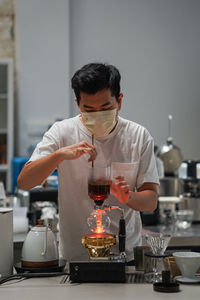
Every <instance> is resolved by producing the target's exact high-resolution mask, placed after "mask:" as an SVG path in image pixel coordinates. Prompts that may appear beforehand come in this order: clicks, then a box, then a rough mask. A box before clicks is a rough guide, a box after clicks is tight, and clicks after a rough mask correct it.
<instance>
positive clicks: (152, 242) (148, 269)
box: [144, 233, 171, 283]
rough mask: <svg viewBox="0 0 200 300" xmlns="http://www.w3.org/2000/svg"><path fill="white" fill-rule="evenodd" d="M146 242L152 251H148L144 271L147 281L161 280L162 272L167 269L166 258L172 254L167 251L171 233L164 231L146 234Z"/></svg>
mask: <svg viewBox="0 0 200 300" xmlns="http://www.w3.org/2000/svg"><path fill="white" fill-rule="evenodd" d="M145 239H146V242H147V244H148V246H149V247H150V249H151V251H150V252H146V253H145V254H144V255H145V263H144V265H145V266H144V269H145V270H144V273H145V281H146V282H149V283H155V282H161V281H162V272H163V271H165V264H164V258H165V257H168V256H170V254H169V253H167V252H165V250H166V248H167V246H168V244H169V241H170V239H171V235H169V234H162V233H151V234H146V235H145Z"/></svg>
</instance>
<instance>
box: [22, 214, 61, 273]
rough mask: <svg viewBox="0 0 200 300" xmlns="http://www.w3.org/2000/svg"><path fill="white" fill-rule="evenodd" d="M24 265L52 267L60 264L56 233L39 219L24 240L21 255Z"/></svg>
mask: <svg viewBox="0 0 200 300" xmlns="http://www.w3.org/2000/svg"><path fill="white" fill-rule="evenodd" d="M21 262H22V267H31V268H33V267H35V268H40V267H50V266H55V265H58V262H59V257H58V246H57V241H56V237H55V234H54V233H53V232H52V231H51V229H50V228H49V227H47V226H45V225H44V221H43V220H38V225H36V226H35V227H33V228H32V229H31V230H30V231H29V233H28V234H27V237H26V239H25V241H24V244H23V247H22V255H21Z"/></svg>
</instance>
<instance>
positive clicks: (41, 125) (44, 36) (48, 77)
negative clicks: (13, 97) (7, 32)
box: [16, 0, 69, 155]
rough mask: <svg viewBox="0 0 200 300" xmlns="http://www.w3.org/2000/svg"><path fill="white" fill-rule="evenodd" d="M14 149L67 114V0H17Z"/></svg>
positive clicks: (21, 149) (25, 149)
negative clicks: (16, 145)
mask: <svg viewBox="0 0 200 300" xmlns="http://www.w3.org/2000/svg"><path fill="white" fill-rule="evenodd" d="M16 39H17V41H16V43H17V47H16V51H17V70H18V74H17V76H18V93H17V94H18V95H17V99H18V105H17V106H18V118H17V119H18V147H17V155H27V154H29V153H30V152H31V151H32V146H34V145H35V144H36V143H37V142H38V141H39V140H40V139H41V136H42V134H43V132H44V131H45V130H46V129H47V127H48V125H49V124H50V123H52V122H54V120H55V119H56V118H66V117H68V116H69V3H68V0H58V1H54V0H42V1H41V0H34V1H33V0H16Z"/></svg>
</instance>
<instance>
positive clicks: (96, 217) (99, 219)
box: [87, 209, 110, 233]
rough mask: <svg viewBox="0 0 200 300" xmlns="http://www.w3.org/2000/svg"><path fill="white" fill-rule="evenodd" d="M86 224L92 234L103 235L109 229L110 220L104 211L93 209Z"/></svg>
mask: <svg viewBox="0 0 200 300" xmlns="http://www.w3.org/2000/svg"><path fill="white" fill-rule="evenodd" d="M87 224H88V226H89V228H90V230H91V231H92V232H94V233H104V232H105V231H106V230H107V229H108V228H109V227H110V218H109V216H108V215H107V213H106V212H105V210H104V209H95V210H93V212H92V213H91V215H90V216H89V217H88V218H87Z"/></svg>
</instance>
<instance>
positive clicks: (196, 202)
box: [178, 196, 200, 223]
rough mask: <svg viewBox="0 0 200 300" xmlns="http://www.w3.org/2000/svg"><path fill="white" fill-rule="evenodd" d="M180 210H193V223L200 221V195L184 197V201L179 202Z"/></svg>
mask: <svg viewBox="0 0 200 300" xmlns="http://www.w3.org/2000/svg"><path fill="white" fill-rule="evenodd" d="M178 208H179V210H192V211H193V212H194V214H193V217H192V222H193V223H200V197H199V198H196V197H195V198H193V197H186V196H183V197H182V201H181V202H180V203H179V204H178Z"/></svg>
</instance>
